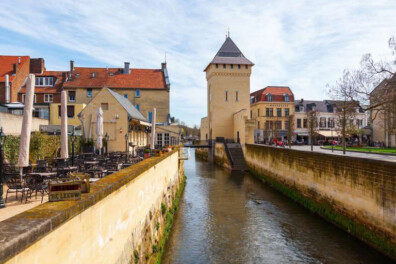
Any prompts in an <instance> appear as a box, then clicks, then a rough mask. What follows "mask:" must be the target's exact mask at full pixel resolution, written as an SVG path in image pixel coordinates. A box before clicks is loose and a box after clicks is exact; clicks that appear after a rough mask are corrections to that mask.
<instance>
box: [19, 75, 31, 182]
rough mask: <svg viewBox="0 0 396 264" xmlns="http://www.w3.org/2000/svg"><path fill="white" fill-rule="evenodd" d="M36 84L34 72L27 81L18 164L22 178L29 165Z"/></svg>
mask: <svg viewBox="0 0 396 264" xmlns="http://www.w3.org/2000/svg"><path fill="white" fill-rule="evenodd" d="M34 84H35V78H34V74H29V76H28V78H27V82H26V95H25V105H24V107H23V119H22V130H21V140H20V143H19V156H18V164H17V166H18V167H19V168H20V175H21V180H22V171H23V167H27V166H29V147H30V131H31V129H32V112H33V97H34Z"/></svg>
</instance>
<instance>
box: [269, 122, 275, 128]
mask: <svg viewBox="0 0 396 264" xmlns="http://www.w3.org/2000/svg"><path fill="white" fill-rule="evenodd" d="M269 128H270V129H273V128H274V122H273V121H270V122H269Z"/></svg>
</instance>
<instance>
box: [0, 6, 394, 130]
mask: <svg viewBox="0 0 396 264" xmlns="http://www.w3.org/2000/svg"><path fill="white" fill-rule="evenodd" d="M59 2H60V1H56V2H53V1H37V0H36V1H35V0H23V1H22V0H3V1H2V2H1V7H2V8H0V27H1V28H3V29H5V30H7V32H8V31H12V32H15V33H18V34H21V35H23V36H26V37H29V38H33V39H34V40H35V42H37V43H43V44H45V45H47V46H48V45H49V46H51V45H52V46H54V47H56V48H57V49H63V50H64V52H65V53H67V52H70V51H74V52H78V53H81V54H85V55H86V56H89V57H91V58H92V59H93V60H94V61H97V63H98V66H103V65H119V66H120V67H121V66H122V63H123V62H124V61H131V63H132V65H133V67H140V68H143V67H148V68H159V67H160V62H162V61H163V59H164V53H165V52H167V61H168V68H169V74H170V78H171V83H172V86H171V112H172V115H175V116H176V117H179V118H180V119H182V120H185V121H186V122H187V123H188V124H191V125H192V124H199V121H200V117H202V116H204V115H206V79H205V74H204V72H203V69H204V68H205V66H206V65H207V63H208V62H209V61H210V60H211V59H212V57H213V56H214V55H215V53H216V52H217V50H218V49H219V48H220V46H221V44H222V42H223V41H224V35H225V32H226V30H227V28H228V27H230V30H231V37H232V38H233V40H234V41H235V42H236V44H237V45H238V46H239V48H240V49H241V50H242V52H243V53H244V54H245V56H246V57H248V58H249V59H250V60H252V61H253V62H254V63H255V64H256V66H255V67H254V69H253V74H252V82H251V90H252V91H254V90H257V89H260V88H262V87H264V86H267V85H289V86H290V87H291V88H292V89H293V91H294V93H295V95H296V97H298V98H300V97H304V98H306V99H324V98H325V97H326V94H325V93H324V89H325V85H326V84H327V83H333V82H334V81H335V80H336V79H337V78H338V77H339V76H340V74H341V73H342V70H343V69H344V68H353V67H356V66H357V65H358V63H359V61H360V57H361V55H362V54H364V53H367V52H370V53H373V54H374V56H376V57H384V56H387V55H388V53H387V52H388V49H387V46H386V41H387V39H388V38H389V37H390V36H391V35H396V30H395V29H394V25H395V24H396V16H395V15H394V14H395V13H396V2H395V1H391V0H389V1H385V0H383V1H354V0H350V1H341V0H340V1H323V0H322V1H287V0H284V1H262V0H251V1H236V0H234V1H232V0H227V1H226V0H221V1H209V0H204V1H182V0H180V1H176V0H168V1H98V0H97V1H71V0H69V1H61V2H60V3H59ZM10 37H11V38H12V35H10V36H8V38H10ZM4 39H5V40H6V39H7V38H4V37H3V44H2V46H1V47H2V49H1V50H2V51H3V52H4V53H8V54H9V53H10V52H17V51H30V50H32V51H33V53H35V54H37V53H36V52H34V50H36V49H38V48H39V47H35V46H30V45H29V42H26V43H24V44H23V45H24V46H21V47H14V46H10V44H9V43H6V41H5V43H4ZM41 56H42V57H45V58H46V63H47V68H51V67H52V68H55V67H59V66H58V65H59V60H58V59H57V58H53V59H52V62H51V59H50V58H52V57H54V56H53V54H52V55H51V56H50V55H49V54H42V55H41ZM47 56H48V57H47ZM62 56H63V57H64V56H65V54H62ZM69 59H74V58H72V57H70V58H69ZM76 65H79V61H78V60H76ZM81 66H83V65H81ZM64 68H67V63H66V64H65V65H64Z"/></svg>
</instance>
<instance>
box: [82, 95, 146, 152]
mask: <svg viewBox="0 0 396 264" xmlns="http://www.w3.org/2000/svg"><path fill="white" fill-rule="evenodd" d="M99 107H102V110H103V134H104V135H106V134H107V135H108V136H109V141H108V151H109V152H114V151H122V152H125V151H126V148H127V147H126V145H127V143H126V134H128V151H129V152H132V151H136V149H138V148H143V147H146V146H147V145H148V144H149V139H148V138H149V132H150V130H151V124H150V123H149V122H148V120H147V118H145V117H144V116H143V115H142V114H141V113H140V112H139V111H138V110H137V109H136V108H135V107H134V106H133V105H132V104H131V102H130V101H128V100H127V99H126V98H124V97H123V96H121V95H120V94H118V93H116V92H114V91H113V90H111V89H109V88H102V89H101V90H100V91H99V92H98V93H97V94H96V96H95V97H94V98H93V99H92V100H91V101H90V102H89V103H88V104H87V106H86V107H85V108H84V109H83V110H82V111H81V112H80V114H79V118H80V120H81V123H82V127H83V134H84V137H85V138H90V139H93V140H96V112H97V110H98V108H99Z"/></svg>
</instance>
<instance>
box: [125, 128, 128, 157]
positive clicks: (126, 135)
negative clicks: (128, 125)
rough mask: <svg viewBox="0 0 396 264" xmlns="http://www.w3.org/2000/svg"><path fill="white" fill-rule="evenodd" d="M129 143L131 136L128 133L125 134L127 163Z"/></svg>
mask: <svg viewBox="0 0 396 264" xmlns="http://www.w3.org/2000/svg"><path fill="white" fill-rule="evenodd" d="M128 141H129V135H128V131H127V133H126V134H125V148H126V160H125V162H128V154H129V152H128Z"/></svg>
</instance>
